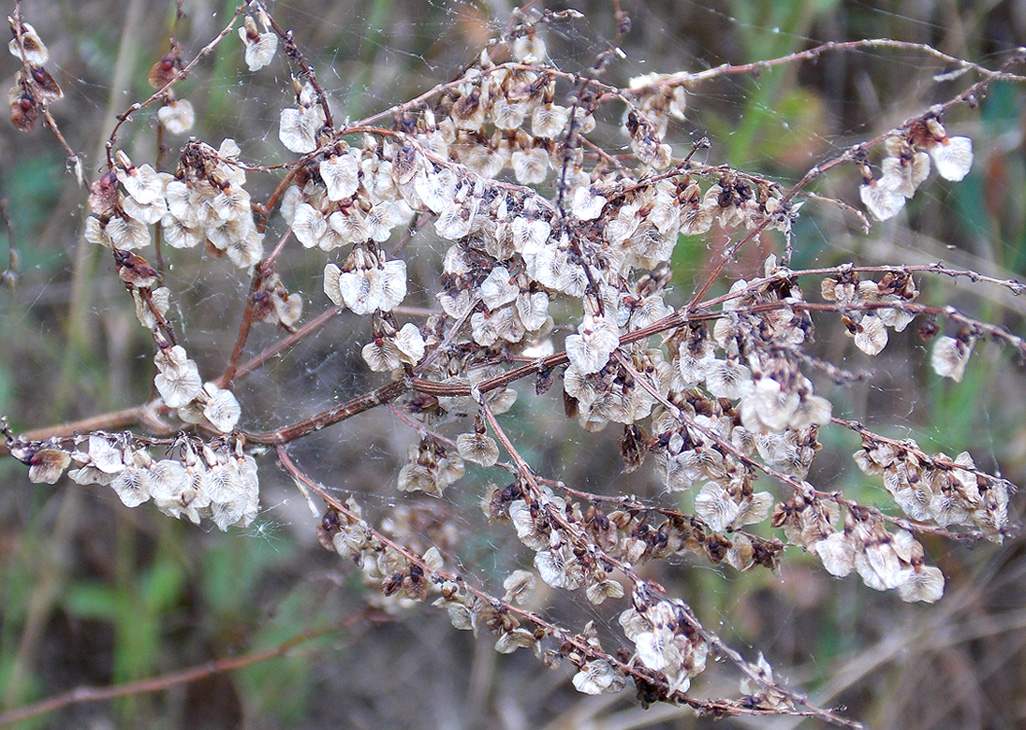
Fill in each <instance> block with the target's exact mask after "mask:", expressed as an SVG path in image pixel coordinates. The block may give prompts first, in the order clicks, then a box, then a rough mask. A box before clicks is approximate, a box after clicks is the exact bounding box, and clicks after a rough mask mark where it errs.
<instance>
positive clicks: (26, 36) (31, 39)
mask: <svg viewBox="0 0 1026 730" xmlns="http://www.w3.org/2000/svg"><path fill="white" fill-rule="evenodd" d="M7 22H8V23H10V25H11V34H12V35H13V36H14V37H13V38H11V41H10V43H8V44H7V49H8V50H9V51H10V52H11V55H12V56H14V57H15V58H17V59H18V60H19V61H22V62H24V63H27V64H29V65H30V66H43V65H44V64H46V62H47V61H49V60H50V52H49V51H48V50H47V49H46V44H45V43H43V41H42V39H40V37H39V34H38V33H36V29H35V28H33V27H32V26H31V25H29V24H28V23H22V24H21V27H20V28H18V27H17V26H16V25H15V22H14V19H13V18H10V17H8V18H7ZM19 36H20V37H19Z"/></svg>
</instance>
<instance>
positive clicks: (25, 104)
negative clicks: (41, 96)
mask: <svg viewBox="0 0 1026 730" xmlns="http://www.w3.org/2000/svg"><path fill="white" fill-rule="evenodd" d="M7 102H8V104H9V105H10V109H11V124H13V125H14V126H15V128H16V129H17V130H18V131H19V132H29V131H31V130H32V129H33V128H35V126H36V121H37V120H38V119H39V106H38V104H37V103H36V97H35V96H34V95H33V94H32V93H31V92H30V91H29V90H28V89H25V88H24V87H22V86H13V87H11V90H10V91H9V92H8V93H7Z"/></svg>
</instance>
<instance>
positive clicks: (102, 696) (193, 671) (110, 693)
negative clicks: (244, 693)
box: [0, 609, 371, 726]
mask: <svg viewBox="0 0 1026 730" xmlns="http://www.w3.org/2000/svg"><path fill="white" fill-rule="evenodd" d="M370 614H371V609H363V610H362V611H360V612H358V613H356V614H353V615H352V616H349V617H348V618H346V620H344V621H342V622H340V623H339V624H338V625H335V626H330V627H328V628H324V629H317V630H314V631H305V632H303V633H301V634H297V635H296V636H293V637H292V638H291V639H288V640H287V641H284V642H282V643H281V644H278V645H277V646H272V647H270V648H267V649H259V650H257V651H252V652H250V653H248V654H243V655H242V656H235V657H227V658H224V659H214V660H212V661H209V662H203V663H202V664H197V665H195V666H193V667H189V668H188V669H182V670H180V671H177V672H170V673H168V674H162V675H159V676H157V677H150V678H149V679H140V680H138V681H135V682H125V683H124V684H116V685H111V686H108V687H78V688H76V689H73V690H71V691H70V692H64V693H62V694H58V695H54V696H52V697H48V698H46V699H45V700H40V701H39V702H35V703H33V704H31V705H26V706H24V707H19V708H16V709H13V710H9V711H7V712H5V713H3V714H0V726H4V725H11V724H14V723H16V722H20V721H22V720H27V719H28V718H30V717H37V716H39V715H45V714H47V713H50V712H56V711H57V710H61V709H63V708H65V707H70V706H71V705H79V704H83V703H85V702H102V701H104V700H113V699H117V698H119V697H129V696H132V695H141V694H148V693H150V692H163V691H166V690H168V689H171V688H172V687H177V686H178V685H182V684H189V683H191V682H198V681H200V680H201V679H205V678H206V677H210V676H212V675H215V674H222V673H224V672H231V671H235V670H236V669H241V668H243V667H248V666H251V665H253V664H259V663H260V662H266V661H268V660H270V659H277V658H279V657H283V656H286V655H287V654H288V653H289V652H290V651H292V649H294V648H296V647H297V646H299V645H301V644H305V643H306V642H308V641H312V640H314V639H318V638H320V637H322V636H327V635H328V634H332V633H335V632H336V631H340V630H341V629H343V628H348V627H350V626H353V625H355V624H356V623H357V622H358V621H363V620H365V619H367V618H368V617H369V616H370Z"/></svg>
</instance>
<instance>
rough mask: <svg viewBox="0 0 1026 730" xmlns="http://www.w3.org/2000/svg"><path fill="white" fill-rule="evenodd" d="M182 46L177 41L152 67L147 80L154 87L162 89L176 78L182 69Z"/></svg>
mask: <svg viewBox="0 0 1026 730" xmlns="http://www.w3.org/2000/svg"><path fill="white" fill-rule="evenodd" d="M181 54H182V46H181V44H179V43H175V44H174V46H173V47H172V48H171V50H170V51H168V52H167V53H165V54H164V55H163V56H161V58H160V60H159V61H157V62H156V63H155V64H153V66H152V67H150V73H149V74H148V75H147V77H146V80H147V81H149V83H150V86H152V87H153V88H154V89H162V88H164V87H165V86H167V85H168V84H170V83H171V82H172V81H174V80H175V79H176V78H178V72H179V71H181V70H182V59H181Z"/></svg>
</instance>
